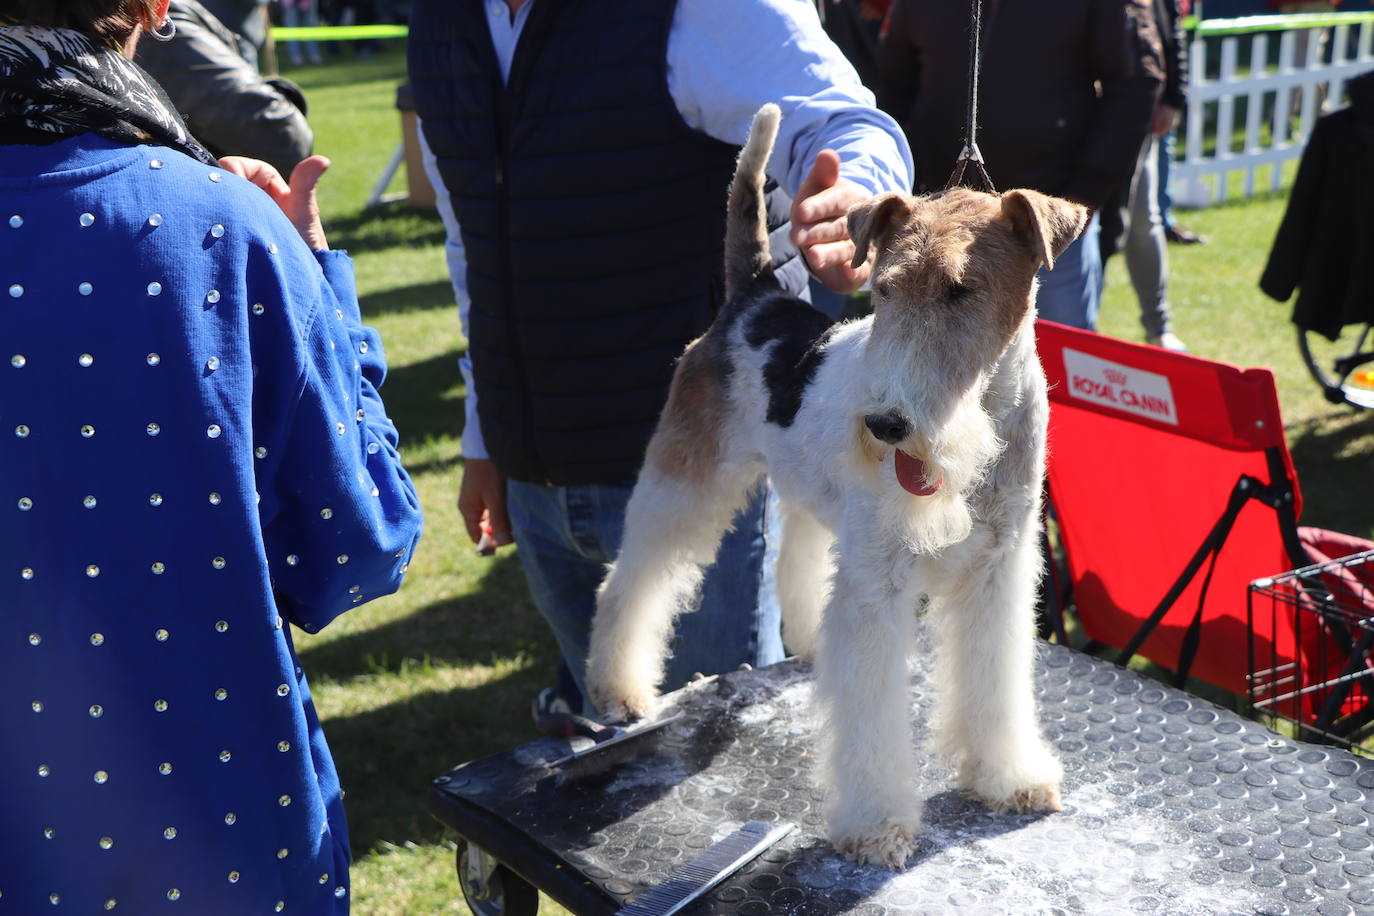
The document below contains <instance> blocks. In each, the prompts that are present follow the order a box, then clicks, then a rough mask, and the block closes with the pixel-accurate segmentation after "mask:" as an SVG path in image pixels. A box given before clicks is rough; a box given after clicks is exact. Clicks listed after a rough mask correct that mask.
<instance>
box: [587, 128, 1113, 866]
mask: <svg viewBox="0 0 1374 916" xmlns="http://www.w3.org/2000/svg"><path fill="white" fill-rule="evenodd" d="M777 121H778V112H777V109H776V107H775V106H766V107H765V108H764V109H763V110H761V111H760V113H759V115H758V116H756V118H755V122H754V126H753V128H752V130H751V134H750V141H749V143H748V145H747V146H746V148H745V150H744V152H743V153H742V154H741V160H740V164H739V167H738V169H737V173H736V178H735V181H734V184H733V185H732V189H731V201H730V207H731V210H730V219H729V230H728V232H727V246H726V247H727V251H726V265H727V294H728V298H729V299H730V300H731V303H732V304H731V305H728V306H727V307H726V310H725V312H723V313H722V317H720V318H718V319H717V326H718V327H717V328H716V329H713V331H712V332H710V333H708V334H707V335H705V336H704V337H702V338H700V339H698V340H697V341H695V342H694V343H693V344H692V345H691V346H690V347H689V348H688V350H687V352H686V353H685V354H684V356H683V359H682V362H681V364H680V365H679V368H678V372H677V376H676V377H675V380H674V389H673V393H672V395H671V396H670V399H669V404H668V407H667V408H666V409H665V411H664V415H663V417H662V419H661V420H660V424H659V428H658V431H657V432H656V433H655V438H654V442H653V444H651V445H650V448H649V454H648V458H647V460H646V464H645V467H644V470H643V472H642V473H641V475H640V477H639V480H638V483H637V485H636V486H635V489H634V493H633V496H632V497H631V499H630V503H629V508H628V514H627V518H626V528H625V537H624V542H623V547H622V550H621V553H620V555H619V557H618V559H617V561H616V562H615V563H614V564H613V565H612V567H611V568H610V571H609V574H608V576H607V578H606V580H605V582H604V583H603V585H602V588H601V591H600V594H599V600H598V608H597V613H596V618H595V621H594V624H593V633H592V644H591V652H590V656H589V659H588V671H587V683H588V685H589V688H590V690H591V694H592V698H593V700H594V701H595V702H596V703H597V705H598V707H599V708H600V709H601V710H602V712H603V713H604V714H606V715H607V716H609V717H611V718H630V717H637V716H642V715H646V714H648V713H649V712H650V711H651V710H652V708H653V705H654V700H655V687H656V685H657V684H658V682H659V680H660V679H661V676H662V671H663V658H664V654H665V651H666V647H667V644H668V639H669V635H670V632H671V626H672V620H673V617H674V615H675V614H677V613H678V612H680V611H682V610H684V609H687V608H688V607H689V605H690V603H691V600H692V598H693V596H694V593H695V590H696V588H697V586H698V584H699V582H700V578H701V568H702V567H703V566H704V565H706V564H709V563H711V562H712V560H713V559H714V556H715V553H716V550H717V548H718V546H719V544H720V539H721V535H722V532H723V531H724V530H725V529H726V527H727V526H728V525H729V523H730V519H731V517H732V516H733V514H734V513H735V511H736V510H737V509H738V508H739V507H740V506H741V505H742V504H743V502H744V501H745V499H746V497H747V495H748V493H749V491H750V490H751V489H752V487H754V486H755V485H756V484H757V482H758V481H759V480H760V478H761V477H762V475H763V474H764V473H765V471H766V473H767V474H768V476H769V478H770V479H771V481H772V485H773V487H774V488H775V490H776V492H777V494H778V497H779V500H780V501H781V504H782V507H783V513H784V523H783V537H782V544H781V550H780V556H779V569H778V583H779V584H778V589H779V597H780V600H781V602H782V607H783V614H784V637H785V640H786V642H787V645H788V646H789V648H790V649H791V650H792V651H794V652H796V653H798V654H800V655H802V656H804V657H807V658H813V659H814V661H815V668H816V676H817V696H818V698H819V700H820V702H821V704H822V706H823V708H824V711H825V713H826V715H827V724H826V726H825V728H823V729H822V734H823V735H824V742H823V749H822V754H823V756H822V760H823V766H824V769H823V778H824V781H825V784H826V785H827V786H828V787H829V789H830V792H829V796H830V797H829V804H828V825H829V835H830V838H831V840H832V842H834V844H835V845H836V846H837V847H838V848H839V849H841V850H842V851H844V852H845V853H847V854H848V855H850V856H852V857H853V858H856V859H858V860H860V861H863V862H869V863H875V864H883V865H887V866H891V867H897V866H901V865H903V864H904V863H905V862H906V860H907V858H908V856H909V854H910V852H911V849H912V838H913V837H914V836H915V835H916V834H917V833H918V832H919V830H920V819H921V802H920V799H918V798H917V797H916V794H915V792H914V788H913V786H912V783H911V780H910V774H911V772H912V771H913V756H912V755H913V750H912V742H911V722H910V717H911V705H910V691H909V683H908V674H907V665H906V657H907V654H908V652H909V651H910V649H911V647H912V644H913V639H914V635H915V627H916V607H917V604H918V601H919V599H920V596H921V595H922V594H925V595H927V596H929V600H930V605H929V620H930V621H931V623H932V624H933V626H934V630H935V635H936V644H937V647H938V648H937V657H936V662H935V681H936V683H937V684H938V686H939V691H940V702H939V706H938V721H937V722H936V723H935V731H936V734H937V737H938V744H939V748H940V749H941V750H942V751H943V752H944V753H945V754H946V755H947V756H948V758H949V759H950V760H951V762H952V763H953V764H954V765H955V766H956V767H957V769H958V773H959V781H960V784H961V785H962V786H963V787H964V788H965V789H967V790H969V791H970V792H972V793H973V794H975V795H976V796H978V797H979V798H981V799H983V800H985V801H986V802H987V803H988V804H990V805H991V806H992V807H994V808H996V809H998V810H1002V811H1007V810H1015V811H1029V810H1046V809H1049V810H1057V809H1058V807H1059V784H1060V779H1061V775H1062V771H1061V768H1060V765H1059V763H1058V761H1057V760H1056V759H1055V757H1054V755H1053V754H1052V753H1051V751H1050V749H1049V748H1048V746H1047V745H1046V744H1045V742H1044V740H1043V739H1042V737H1041V736H1040V732H1039V728H1038V725H1037V721H1036V712H1035V705H1034V700H1033V695H1032V682H1031V676H1032V656H1033V652H1034V623H1033V604H1034V592H1035V587H1036V583H1037V581H1038V575H1039V570H1040V559H1039V539H1038V536H1037V532H1038V524H1039V517H1040V500H1041V478H1042V474H1043V466H1044V449H1045V425H1046V420H1047V416H1048V407H1047V403H1046V398H1045V380H1044V376H1043V373H1042V372H1041V369H1040V365H1039V362H1038V361H1037V357H1036V353H1035V346H1034V339H1033V328H1032V324H1033V321H1034V315H1035V309H1034V287H1035V281H1034V276H1035V271H1036V269H1037V268H1038V267H1039V266H1040V265H1041V264H1042V263H1043V264H1047V265H1049V266H1052V265H1053V259H1054V257H1055V256H1057V255H1058V254H1059V253H1060V252H1062V250H1063V248H1064V247H1066V246H1067V245H1068V244H1069V242H1071V241H1072V239H1073V238H1074V237H1076V236H1077V234H1078V233H1079V232H1080V231H1081V229H1082V226H1083V224H1084V222H1085V220H1086V215H1085V213H1084V211H1083V209H1082V208H1081V207H1078V206H1077V205H1073V204H1069V203H1067V202H1064V201H1057V200H1054V199H1053V198H1048V197H1045V196H1043V195H1038V194H1035V192H1023V191H1013V192H1008V193H1007V194H1005V195H1002V197H1000V198H999V197H997V196H995V195H976V194H974V192H965V191H956V192H948V193H947V194H945V195H933V196H932V197H931V198H925V199H918V198H911V197H908V196H906V195H893V194H888V195H881V196H879V197H878V198H874V199H873V200H871V201H869V202H866V203H865V204H862V205H860V206H859V207H857V208H855V210H854V211H852V212H851V214H850V217H849V224H850V233H851V235H852V236H853V237H854V238H855V242H856V245H857V246H858V248H859V253H858V254H857V256H856V265H857V264H858V263H861V262H862V261H863V260H864V259H865V258H866V257H867V255H868V249H869V246H870V243H872V244H873V245H874V246H875V247H876V248H877V249H878V254H877V259H876V262H875V266H874V274H873V276H874V300H875V305H876V313H875V316H874V317H873V318H870V319H865V320H861V321H854V322H850V323H847V324H844V325H841V326H839V327H838V328H837V329H836V330H835V331H834V332H833V333H832V334H831V335H830V337H829V338H828V340H825V341H824V342H823V344H822V345H821V346H822V349H821V351H820V352H821V353H822V354H823V358H822V359H821V361H820V365H819V368H818V370H817V371H816V372H815V375H814V377H813V378H812V379H811V380H810V382H809V384H807V385H806V386H805V389H804V396H803V398H802V400H801V405H800V408H799V409H798V410H797V412H796V414H795V417H794V419H793V420H792V422H791V423H790V424H788V425H786V426H784V425H781V424H780V423H778V422H773V421H770V420H769V419H767V410H768V406H769V403H770V390H769V385H768V383H767V381H766V379H765V377H764V367H765V364H766V363H767V362H768V360H769V358H770V355H771V354H772V349H773V348H772V347H770V346H768V345H763V346H761V347H755V346H751V345H750V343H749V342H748V341H747V340H746V329H747V327H748V326H749V321H750V316H751V315H753V314H754V313H753V311H751V310H752V309H753V308H754V305H753V304H751V300H750V298H749V297H750V296H753V295H755V294H756V292H757V291H756V290H753V289H751V284H755V285H757V282H756V281H758V280H759V278H761V277H763V278H767V276H768V268H767V264H768V250H767V242H766V234H764V231H763V229H762V227H761V224H762V217H761V212H760V203H761V196H762V195H761V190H760V189H761V185H762V173H763V163H764V162H765V161H766V159H767V157H768V154H769V151H770V150H771V146H772V141H773V137H774V135H775V133H776V126H777ZM1008 265H1010V266H1008ZM956 280H957V282H958V284H960V288H964V287H967V290H966V292H964V293H959V294H958V295H960V296H961V297H963V298H962V299H961V301H960V302H959V303H957V304H956V303H954V302H952V301H943V300H942V299H941V296H945V297H949V296H953V295H956V293H954V292H953V290H954V289H955V287H954V286H950V285H949V284H950V283H951V282H952V281H956ZM942 284H943V285H942ZM773 295H774V297H776V296H777V294H776V293H774V294H773ZM765 298H766V296H765ZM740 300H743V304H740ZM965 300H967V301H965ZM989 303H991V304H989ZM732 309H733V311H731V310H732ZM727 313H728V314H729V318H728V320H727V318H726V314H727ZM727 361H728V366H729V371H728V372H725V371H721V369H722V367H724V366H725V365H726V362H727ZM884 413H886V414H890V415H894V416H897V417H900V418H902V419H904V420H906V421H908V425H909V430H907V432H906V434H905V435H903V436H902V438H901V440H900V441H899V442H897V443H896V444H897V445H898V446H899V447H900V448H901V449H902V450H903V451H905V452H907V453H908V454H909V455H912V456H914V457H917V458H919V459H920V460H921V461H923V462H924V467H925V469H926V476H925V480H926V482H927V483H928V484H929V483H934V482H935V481H937V480H941V479H943V485H942V486H940V488H939V489H938V490H937V491H936V492H935V493H933V494H932V495H927V496H919V495H913V493H911V492H908V491H907V490H906V489H904V488H903V487H902V486H901V485H900V484H899V482H898V479H897V476H896V474H895V472H894V459H893V454H894V449H893V447H892V445H890V444H888V443H886V442H882V441H879V440H878V439H877V438H875V436H874V434H872V433H870V432H869V430H868V429H867V428H866V427H865V421H864V418H865V417H870V416H874V415H881V414H884ZM747 600H749V599H748V596H741V601H747Z"/></svg>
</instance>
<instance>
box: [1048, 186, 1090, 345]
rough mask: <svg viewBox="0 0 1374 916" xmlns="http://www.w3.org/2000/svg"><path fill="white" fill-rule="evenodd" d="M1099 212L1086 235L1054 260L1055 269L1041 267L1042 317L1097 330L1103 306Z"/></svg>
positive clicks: (1071, 325) (1076, 326)
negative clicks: (1098, 315)
mask: <svg viewBox="0 0 1374 916" xmlns="http://www.w3.org/2000/svg"><path fill="white" fill-rule="evenodd" d="M1098 230H1099V227H1098V219H1097V214H1096V213H1094V214H1093V215H1092V219H1090V220H1088V226H1087V228H1086V229H1084V230H1083V234H1082V235H1080V236H1079V237H1078V238H1076V239H1074V242H1073V244H1072V245H1070V246H1069V247H1068V248H1066V249H1065V250H1064V253H1063V254H1061V255H1060V256H1059V257H1058V258H1056V259H1055V262H1054V270H1046V269H1045V268H1043V267H1042V268H1040V273H1039V274H1038V276H1039V278H1040V291H1039V292H1038V293H1037V294H1036V297H1035V302H1036V308H1037V310H1038V311H1039V313H1040V317H1041V318H1048V319H1049V320H1050V321H1057V322H1059V323H1060V324H1067V325H1069V326H1070V327H1075V328H1083V329H1084V330H1087V331H1095V330H1097V313H1098V311H1099V310H1100V308H1101V305H1102V256H1101V254H1100V251H1101V248H1100V246H1099V245H1098V241H1097V237H1098V235H1099V231H1098Z"/></svg>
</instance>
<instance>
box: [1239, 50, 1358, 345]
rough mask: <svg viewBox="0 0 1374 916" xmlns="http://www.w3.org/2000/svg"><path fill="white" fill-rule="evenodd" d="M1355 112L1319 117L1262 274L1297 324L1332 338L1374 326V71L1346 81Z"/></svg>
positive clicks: (1267, 288)
mask: <svg viewBox="0 0 1374 916" xmlns="http://www.w3.org/2000/svg"><path fill="white" fill-rule="evenodd" d="M1346 87H1347V90H1348V92H1349V94H1350V100H1351V104H1350V107H1349V108H1342V109H1341V110H1339V111H1335V112H1332V113H1331V114H1329V115H1326V116H1325V117H1323V118H1321V119H1319V120H1318V121H1317V125H1316V127H1314V128H1313V130H1312V136H1311V137H1310V138H1309V139H1308V141H1307V148H1306V149H1305V150H1303V154H1302V162H1301V163H1300V164H1299V166H1298V177H1297V179H1296V180H1295V181H1294V182H1293V190H1292V191H1291V192H1290V193H1289V196H1288V209H1287V211H1286V212H1285V213H1284V215H1283V222H1282V223H1280V224H1279V231H1278V235H1277V236H1276V237H1275V239H1274V246H1273V248H1272V249H1271V250H1270V252H1269V263H1268V264H1267V265H1265V268H1264V273H1263V274H1262V275H1261V277H1260V289H1262V290H1263V291H1264V292H1265V293H1266V294H1267V295H1269V296H1272V297H1273V298H1274V299H1277V300H1279V301H1280V302H1283V301H1286V300H1287V299H1288V297H1290V296H1291V295H1293V290H1294V289H1297V290H1298V298H1297V301H1296V302H1295V303H1294V305H1293V319H1292V320H1293V323H1294V324H1295V325H1297V326H1298V327H1300V328H1306V329H1308V330H1312V331H1317V332H1319V333H1321V334H1325V335H1326V336H1327V337H1329V338H1331V339H1333V340H1334V339H1335V338H1336V337H1337V336H1339V335H1340V331H1341V328H1342V327H1344V326H1345V325H1347V324H1363V323H1364V322H1367V321H1374V71H1371V72H1369V73H1365V74H1362V75H1360V76H1358V77H1356V78H1355V79H1352V80H1351V81H1350V82H1349V83H1347V84H1346Z"/></svg>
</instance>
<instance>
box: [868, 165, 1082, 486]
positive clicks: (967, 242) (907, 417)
mask: <svg viewBox="0 0 1374 916" xmlns="http://www.w3.org/2000/svg"><path fill="white" fill-rule="evenodd" d="M848 219H849V234H850V237H851V238H852V239H853V240H854V245H855V255H854V266H855V267H858V266H860V265H861V264H862V263H863V262H864V261H865V260H866V259H867V258H868V256H869V251H870V249H872V250H873V251H874V252H875V258H874V264H873V273H872V287H873V308H874V315H873V331H872V334H871V335H870V337H869V341H868V350H867V353H866V356H865V360H866V363H867V370H866V373H865V374H866V376H867V379H866V381H867V386H868V396H869V404H868V405H866V408H867V409H866V412H865V414H864V415H863V417H862V418H861V419H862V423H863V426H864V428H865V432H866V437H867V442H866V445H865V447H866V448H867V449H868V450H870V451H871V452H872V453H874V454H879V455H883V456H885V455H886V448H887V447H888V446H896V447H897V448H898V449H899V450H900V451H903V452H906V453H907V456H908V457H911V458H915V459H916V462H915V464H914V465H913V464H912V463H911V462H904V463H902V464H899V468H898V479H899V480H900V481H901V482H902V484H903V486H904V487H906V489H908V490H909V491H911V492H912V493H914V494H916V495H920V496H929V495H932V494H934V493H935V492H936V491H937V490H938V489H939V486H940V484H941V479H942V478H944V479H945V483H947V484H948V485H950V486H951V487H952V488H954V489H955V490H956V492H957V491H959V490H961V489H962V488H963V487H965V486H967V484H968V483H970V482H972V481H973V480H975V479H976V478H977V477H978V476H979V474H981V472H982V469H983V467H984V466H985V465H986V464H987V462H988V461H990V460H991V458H992V457H994V456H995V455H996V454H997V450H998V448H999V447H1000V445H999V443H998V442H997V439H996V435H995V431H994V430H993V429H992V426H991V422H990V421H989V420H988V418H987V416H986V414H985V413H984V411H983V410H982V407H981V404H980V399H981V394H982V391H983V388H984V387H985V386H986V384H987V379H988V375H989V372H990V371H991V370H992V369H993V368H994V367H995V366H996V365H997V363H998V360H999V359H1000V357H1001V356H1002V354H1003V353H1004V352H1005V351H1006V349H1007V347H1008V345H1009V344H1010V343H1011V341H1012V339H1013V338H1014V337H1015V336H1016V334H1017V332H1018V331H1019V330H1020V329H1021V328H1022V327H1023V326H1024V325H1025V324H1026V323H1027V322H1028V321H1030V320H1031V318H1032V317H1033V315H1034V310H1035V276H1036V272H1037V271H1038V270H1039V269H1040V268H1041V267H1042V266H1043V267H1049V268H1053V266H1054V262H1055V259H1056V258H1057V257H1059V255H1061V254H1062V253H1063V251H1064V249H1065V248H1067V247H1068V246H1069V245H1070V243H1072V242H1073V240H1074V239H1075V238H1077V237H1078V235H1079V233H1080V232H1082V231H1083V227H1084V226H1085V225H1086V224H1087V220H1088V214H1087V211H1086V210H1085V209H1084V208H1083V207H1082V206H1079V205H1078V204H1075V203H1071V202H1069V201H1066V200H1060V199H1058V198H1054V197H1049V196H1047V195H1044V194H1041V193H1039V192H1036V191H1028V190H1018V191H1008V192H1006V193H1005V194H1001V195H997V194H984V193H982V192H978V191H970V190H966V189H963V188H957V189H952V190H948V191H941V192H937V193H935V194H930V195H927V196H923V197H912V196H911V195H908V194H899V193H895V192H894V193H887V194H880V195H878V196H876V197H873V198H870V199H869V200H867V201H864V202H863V203H860V204H857V205H856V206H854V207H853V208H852V209H850V211H849V217H848ZM899 461H900V456H899ZM903 471H905V472H906V475H907V477H908V478H909V479H907V480H904V479H903ZM922 481H923V482H924V483H923V484H922ZM909 483H910V484H911V485H908V484H909Z"/></svg>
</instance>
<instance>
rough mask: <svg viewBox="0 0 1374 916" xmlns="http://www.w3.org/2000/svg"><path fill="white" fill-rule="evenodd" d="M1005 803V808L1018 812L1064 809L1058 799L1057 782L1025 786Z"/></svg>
mask: <svg viewBox="0 0 1374 916" xmlns="http://www.w3.org/2000/svg"><path fill="white" fill-rule="evenodd" d="M1006 804H1007V809H1006V810H1008V811H1013V812H1016V813H1018V814H1027V813H1030V812H1032V811H1063V810H1064V805H1063V803H1062V802H1061V801H1060V799H1059V784H1058V783H1054V784H1052V785H1051V784H1046V785H1040V786H1027V787H1026V788H1024V789H1021V790H1019V791H1018V792H1016V793H1015V794H1013V795H1012V797H1011V798H1009V799H1007V803H1006Z"/></svg>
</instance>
